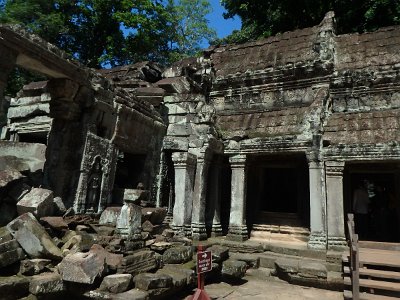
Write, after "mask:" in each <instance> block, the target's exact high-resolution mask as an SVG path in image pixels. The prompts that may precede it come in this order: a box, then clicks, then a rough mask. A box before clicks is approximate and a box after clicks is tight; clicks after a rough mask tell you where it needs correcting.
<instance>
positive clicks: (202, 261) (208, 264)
mask: <svg viewBox="0 0 400 300" xmlns="http://www.w3.org/2000/svg"><path fill="white" fill-rule="evenodd" d="M211 270H212V256H211V251H203V246H201V245H199V246H198V248H197V290H196V293H195V294H194V295H193V298H192V300H211V298H210V297H209V296H208V295H207V293H206V291H205V290H204V273H206V272H209V271H211Z"/></svg>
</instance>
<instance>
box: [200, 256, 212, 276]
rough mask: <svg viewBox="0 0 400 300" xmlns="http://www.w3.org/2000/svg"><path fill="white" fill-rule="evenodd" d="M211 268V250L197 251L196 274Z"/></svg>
mask: <svg viewBox="0 0 400 300" xmlns="http://www.w3.org/2000/svg"><path fill="white" fill-rule="evenodd" d="M211 270H212V260H211V251H202V252H200V251H199V252H197V274H201V273H206V272H209V271H211Z"/></svg>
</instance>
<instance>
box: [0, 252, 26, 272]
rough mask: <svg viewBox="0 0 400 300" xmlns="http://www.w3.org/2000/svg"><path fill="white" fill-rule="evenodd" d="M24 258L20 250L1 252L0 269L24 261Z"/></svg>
mask: <svg viewBox="0 0 400 300" xmlns="http://www.w3.org/2000/svg"><path fill="white" fill-rule="evenodd" d="M25 257H26V255H25V253H24V251H23V250H22V249H21V248H17V249H14V250H10V251H7V252H3V253H1V254H0V268H3V267H6V266H9V265H12V264H13V263H15V262H17V261H20V260H22V259H24V258H25Z"/></svg>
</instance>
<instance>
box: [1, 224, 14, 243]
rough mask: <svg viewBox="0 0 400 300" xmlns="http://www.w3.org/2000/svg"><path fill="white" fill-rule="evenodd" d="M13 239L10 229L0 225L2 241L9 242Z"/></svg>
mask: <svg viewBox="0 0 400 300" xmlns="http://www.w3.org/2000/svg"><path fill="white" fill-rule="evenodd" d="M12 239H13V237H12V235H11V233H10V231H8V229H7V227H5V226H3V227H0V243H4V242H8V241H11V240H12Z"/></svg>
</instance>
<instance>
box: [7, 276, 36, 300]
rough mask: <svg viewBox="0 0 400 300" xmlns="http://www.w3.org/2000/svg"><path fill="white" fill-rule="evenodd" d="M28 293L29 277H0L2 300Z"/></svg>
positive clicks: (12, 299)
mask: <svg viewBox="0 0 400 300" xmlns="http://www.w3.org/2000/svg"><path fill="white" fill-rule="evenodd" d="M28 294H29V279H28V278H26V277H20V276H10V277H0V295H1V299H4V300H15V299H19V298H22V297H25V296H27V295H28Z"/></svg>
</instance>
